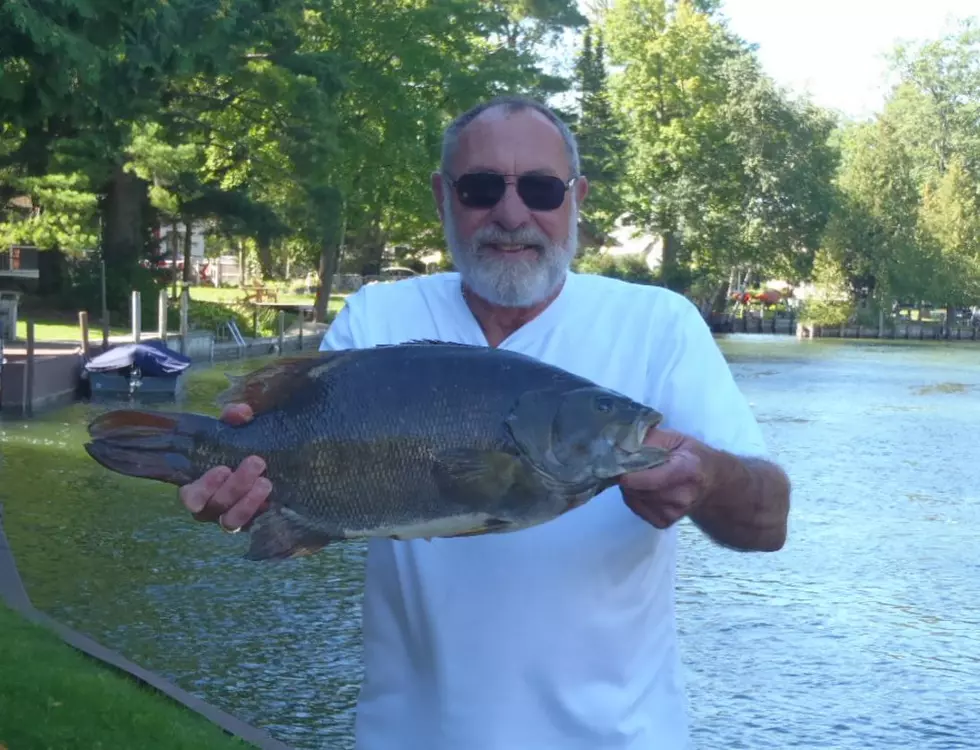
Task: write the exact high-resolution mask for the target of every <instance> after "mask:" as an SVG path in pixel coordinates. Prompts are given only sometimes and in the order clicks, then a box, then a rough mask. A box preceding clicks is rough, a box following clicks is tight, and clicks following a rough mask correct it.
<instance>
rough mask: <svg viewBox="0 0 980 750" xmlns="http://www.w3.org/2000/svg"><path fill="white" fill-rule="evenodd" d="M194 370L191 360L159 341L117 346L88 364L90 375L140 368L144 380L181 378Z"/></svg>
mask: <svg viewBox="0 0 980 750" xmlns="http://www.w3.org/2000/svg"><path fill="white" fill-rule="evenodd" d="M190 366H191V360H190V358H189V357H185V356H184V355H182V354H181V353H180V352H175V351H174V350H173V349H171V348H169V347H167V346H164V344H163V343H162V342H160V341H150V342H147V343H145V344H123V345H122V346H116V347H113V348H112V349H110V350H109V351H107V352H103V353H102V354H100V355H99V356H98V357H95V358H94V359H91V360H89V361H88V362H86V363H85V369H86V370H88V371H89V372H114V371H118V370H131V369H133V368H138V369H139V371H140V375H142V376H143V377H167V376H174V375H179V374H180V373H182V372H183V371H184V370H186V369H187V368H188V367H190Z"/></svg>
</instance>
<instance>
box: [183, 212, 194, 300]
mask: <svg viewBox="0 0 980 750" xmlns="http://www.w3.org/2000/svg"><path fill="white" fill-rule="evenodd" d="M193 240H194V234H193V222H192V220H191V217H190V216H185V217H184V274H183V281H184V285H185V286H186V285H188V284H190V283H191V247H192V245H193Z"/></svg>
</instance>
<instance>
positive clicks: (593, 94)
mask: <svg viewBox="0 0 980 750" xmlns="http://www.w3.org/2000/svg"><path fill="white" fill-rule="evenodd" d="M575 84H576V89H577V91H578V95H579V112H578V117H577V118H576V123H575V128H574V129H575V135H576V139H577V141H578V145H579V157H580V160H581V163H582V172H583V173H584V174H585V175H586V177H588V179H589V187H590V189H589V198H588V200H587V201H586V203H585V205H583V207H582V210H581V216H582V223H583V224H584V225H585V227H586V230H587V233H588V235H589V236H590V237H591V238H594V239H595V240H596V241H597V242H599V243H601V242H602V241H603V240H604V239H606V238H607V236H608V233H609V231H610V230H611V229H612V228H613V225H614V223H615V221H616V219H618V218H619V217H620V215H622V213H623V202H622V199H621V198H620V192H621V186H620V181H621V180H622V179H623V177H624V174H625V149H626V141H625V139H624V138H623V135H622V131H621V128H620V124H619V122H618V121H617V119H616V117H615V115H614V114H613V110H612V104H611V102H610V99H609V90H608V88H609V74H608V71H607V69H606V53H605V44H604V42H603V39H602V29H601V27H592V26H589V27H588V28H586V30H585V33H584V35H583V39H582V51H581V54H580V55H579V58H578V60H577V61H576V66H575Z"/></svg>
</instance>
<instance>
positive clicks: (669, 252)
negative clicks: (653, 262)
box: [660, 231, 682, 292]
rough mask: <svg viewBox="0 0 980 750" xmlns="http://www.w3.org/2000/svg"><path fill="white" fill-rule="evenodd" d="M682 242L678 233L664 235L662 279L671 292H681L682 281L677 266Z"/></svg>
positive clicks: (661, 265)
mask: <svg viewBox="0 0 980 750" xmlns="http://www.w3.org/2000/svg"><path fill="white" fill-rule="evenodd" d="M680 245H681V243H680V240H679V239H678V238H677V235H676V233H674V232H672V231H666V232H664V233H663V254H662V255H661V259H660V278H661V280H662V281H663V284H664V286H666V287H667V288H668V289H670V290H671V291H674V292H677V291H680V287H681V286H682V284H681V281H680V274H679V273H678V271H679V269H678V266H677V255H678V252H679V251H680Z"/></svg>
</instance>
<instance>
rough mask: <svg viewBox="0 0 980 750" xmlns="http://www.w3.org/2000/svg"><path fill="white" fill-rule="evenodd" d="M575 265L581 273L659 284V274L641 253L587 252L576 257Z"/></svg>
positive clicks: (639, 282) (637, 282)
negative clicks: (648, 264) (650, 266)
mask: <svg viewBox="0 0 980 750" xmlns="http://www.w3.org/2000/svg"><path fill="white" fill-rule="evenodd" d="M574 267H575V270H576V271H578V272H579V273H589V274H595V275H596V276H609V277H611V278H614V279H622V280H623V281H630V282H632V283H635V284H657V283H658V282H659V276H658V274H657V273H656V272H654V271H651V270H650V268H649V266H647V264H646V260H644V258H643V257H642V256H639V255H610V254H608V253H587V254H585V255H581V256H579V257H578V258H576V260H575V264H574Z"/></svg>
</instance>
